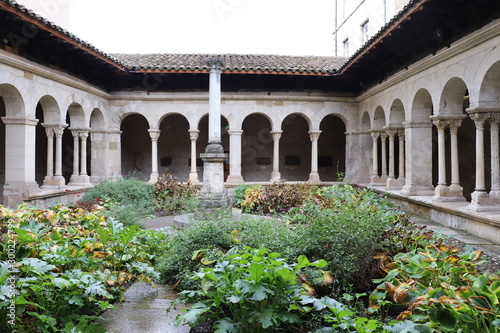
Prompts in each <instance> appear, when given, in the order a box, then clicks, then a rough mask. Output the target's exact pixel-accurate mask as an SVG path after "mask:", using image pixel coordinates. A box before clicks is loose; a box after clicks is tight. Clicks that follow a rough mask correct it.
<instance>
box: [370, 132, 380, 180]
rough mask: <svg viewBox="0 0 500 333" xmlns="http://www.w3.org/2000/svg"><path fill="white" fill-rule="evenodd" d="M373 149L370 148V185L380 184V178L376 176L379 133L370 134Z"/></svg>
mask: <svg viewBox="0 0 500 333" xmlns="http://www.w3.org/2000/svg"><path fill="white" fill-rule="evenodd" d="M371 135H372V139H373V148H372V166H373V169H372V179H371V185H375V184H377V183H379V182H380V176H379V174H378V138H379V137H380V132H372V133H371Z"/></svg>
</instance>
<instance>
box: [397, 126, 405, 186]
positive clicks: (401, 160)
mask: <svg viewBox="0 0 500 333" xmlns="http://www.w3.org/2000/svg"><path fill="white" fill-rule="evenodd" d="M398 139H399V175H398V183H399V185H401V186H402V185H404V184H405V130H404V129H400V130H398Z"/></svg>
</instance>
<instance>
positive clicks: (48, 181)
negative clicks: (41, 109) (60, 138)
mask: <svg viewBox="0 0 500 333" xmlns="http://www.w3.org/2000/svg"><path fill="white" fill-rule="evenodd" d="M42 126H43V127H45V133H46V134H47V175H46V176H45V178H44V180H43V185H42V188H45V187H51V186H52V180H53V178H54V129H53V128H52V127H50V126H48V125H45V124H42Z"/></svg>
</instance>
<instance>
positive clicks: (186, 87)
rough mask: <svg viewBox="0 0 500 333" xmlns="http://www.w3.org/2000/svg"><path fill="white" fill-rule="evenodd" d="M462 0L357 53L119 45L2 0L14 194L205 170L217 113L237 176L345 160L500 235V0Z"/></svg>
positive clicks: (438, 211)
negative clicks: (140, 49) (126, 48)
mask: <svg viewBox="0 0 500 333" xmlns="http://www.w3.org/2000/svg"><path fill="white" fill-rule="evenodd" d="M452 7H453V8H451V7H450V3H449V1H446V0H413V1H410V2H409V4H408V5H407V6H406V7H405V8H404V9H403V10H402V11H401V12H399V13H398V14H397V15H396V16H395V17H394V18H393V19H392V20H391V21H390V22H389V23H388V24H386V25H385V26H384V27H383V28H382V29H381V30H380V31H379V32H378V33H377V34H376V35H375V36H373V37H372V38H370V40H369V41H367V42H366V43H365V44H364V45H363V47H362V48H361V49H359V50H358V51H357V52H356V53H354V54H353V55H352V56H351V57H349V58H341V57H312V56H311V57H290V56H274V55H228V54H225V55H223V54H221V55H202V54H199V55H195V54H191V55H186V54H185V55H183V54H150V55H134V54H114V55H108V54H104V53H102V52H101V51H99V50H97V49H95V48H94V47H92V46H91V45H89V44H88V43H86V42H83V41H81V40H79V39H78V38H76V37H75V36H73V35H72V34H70V33H69V32H67V31H64V30H62V29H61V28H59V27H57V26H55V25H54V24H52V23H50V22H48V21H46V20H44V19H42V18H40V17H38V16H37V15H36V14H34V13H32V12H30V11H28V10H26V9H25V8H24V7H22V6H19V5H18V4H16V3H15V2H14V1H8V0H0V35H1V37H2V38H0V116H1V119H2V122H1V124H0V137H1V138H2V140H1V141H0V156H1V157H0V158H1V163H0V186H1V187H2V189H3V191H2V201H3V204H5V205H9V206H15V205H18V204H20V203H23V202H31V203H34V204H50V203H54V202H67V201H73V200H76V199H77V198H78V197H79V196H80V195H81V191H82V190H84V189H85V188H88V187H90V186H92V185H93V184H96V183H98V182H99V181H101V180H103V179H109V178H120V177H123V176H127V175H129V174H133V175H134V176H135V177H137V178H140V179H143V180H144V181H151V182H154V181H155V180H156V179H157V178H158V176H159V175H160V174H164V173H170V174H172V175H174V176H175V177H176V178H177V179H178V180H179V181H187V180H191V181H192V182H193V183H196V184H199V185H201V183H202V182H203V177H204V173H205V172H206V171H207V170H206V169H207V166H206V162H207V161H206V158H203V156H200V154H201V153H203V151H204V149H205V147H206V146H207V144H208V143H209V142H210V140H211V138H212V137H211V135H212V132H211V131H212V129H211V126H214V125H215V126H217V130H218V133H220V138H219V143H218V144H219V146H218V151H217V154H220V156H218V157H217V158H218V159H219V158H220V161H221V162H222V170H218V171H217V172H215V171H214V173H218V174H220V175H221V176H222V178H223V179H224V181H225V183H224V185H225V188H230V187H233V186H235V185H238V184H242V183H264V184H265V183H269V182H270V181H276V180H279V179H281V180H284V181H309V182H311V183H317V184H331V183H333V182H335V181H338V180H339V177H340V176H341V177H344V178H345V180H347V181H349V182H351V183H356V184H360V185H363V186H370V187H373V188H375V189H376V190H378V191H380V192H381V193H384V194H386V195H388V196H389V197H390V198H391V199H393V200H395V201H396V202H398V203H399V204H400V205H401V207H403V208H405V209H409V210H412V211H415V212H418V213H420V214H423V215H425V217H429V218H431V219H434V220H436V221H438V222H441V223H443V224H446V225H448V226H452V227H456V228H459V229H462V230H466V231H468V232H469V233H471V234H473V235H476V236H480V237H483V238H486V239H488V240H491V241H494V242H498V243H500V232H499V228H500V159H499V158H500V157H499V132H498V131H499V129H498V124H499V122H500V48H499V47H498V45H499V44H500V19H499V17H500V3H499V2H498V1H492V0H477V1H456V2H454V4H453V6H452ZM298 42H299V41H298ZM207 58H213V59H217V60H218V61H220V62H221V63H222V64H223V65H222V66H221V67H220V75H221V82H222V86H221V90H222V92H221V105H220V109H221V117H220V118H219V119H215V120H209V118H210V117H209V116H208V113H209V73H210V70H211V66H210V65H208V64H207V63H206V59H207ZM212 67H213V66H212ZM209 123H210V124H209ZM222 156H224V157H225V158H222ZM205 157H206V156H205ZM204 159H205V161H204ZM204 165H205V167H204ZM217 190H224V189H217Z"/></svg>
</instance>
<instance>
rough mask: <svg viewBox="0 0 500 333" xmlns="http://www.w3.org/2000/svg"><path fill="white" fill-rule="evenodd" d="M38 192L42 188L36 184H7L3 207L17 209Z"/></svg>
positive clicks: (4, 189)
mask: <svg viewBox="0 0 500 333" xmlns="http://www.w3.org/2000/svg"><path fill="white" fill-rule="evenodd" d="M38 192H40V188H39V187H38V184H37V183H36V182H22V181H18V182H16V181H14V182H6V183H5V185H4V186H3V205H4V206H7V207H17V206H19V205H20V204H22V203H23V202H24V200H27V199H29V197H30V196H32V195H35V194H37V193H38Z"/></svg>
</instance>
